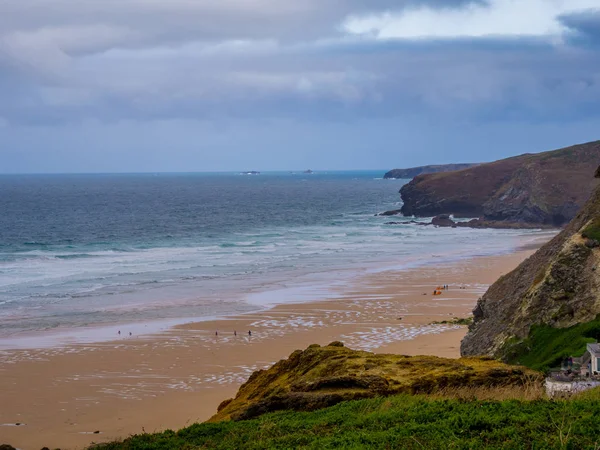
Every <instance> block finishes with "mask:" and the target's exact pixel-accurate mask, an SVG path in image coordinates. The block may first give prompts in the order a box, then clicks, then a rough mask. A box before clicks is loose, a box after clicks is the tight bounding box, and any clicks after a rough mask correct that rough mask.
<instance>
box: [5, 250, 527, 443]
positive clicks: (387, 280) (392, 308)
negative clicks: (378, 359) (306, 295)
mask: <svg viewBox="0 0 600 450" xmlns="http://www.w3.org/2000/svg"><path fill="white" fill-rule="evenodd" d="M532 252H533V248H526V249H521V250H519V251H517V252H515V253H512V254H509V255H502V256H493V257H481V258H474V259H469V260H463V261H460V262H456V263H451V264H444V265H439V266H428V267H423V268H419V269H411V270H406V271H383V272H378V273H371V274H366V275H364V276H361V277H359V278H357V279H355V280H353V282H352V283H350V284H348V285H347V286H339V287H336V288H335V292H334V294H335V295H332V296H331V297H333V298H329V299H327V298H320V299H319V298H315V299H314V301H312V302H305V303H297V304H282V305H279V306H275V307H274V308H272V309H268V310H264V311H260V312H256V313H252V314H246V315H241V316H236V317H227V318H223V319H220V320H213V321H204V322H198V323H190V324H186V325H181V326H177V327H174V328H171V329H169V330H168V331H165V332H163V333H160V334H156V335H151V336H147V337H144V338H140V337H138V336H136V334H134V335H133V336H131V337H130V336H129V333H128V331H127V329H123V332H122V334H121V335H120V336H118V339H116V340H114V341H111V342H102V343H95V344H78V345H70V346H66V347H60V348H43V349H37V350H8V351H3V352H0V386H1V387H2V389H1V391H0V405H1V407H0V444H2V443H9V444H11V445H13V446H15V447H18V448H21V449H26V450H29V449H39V448H41V447H43V446H48V447H50V448H57V447H59V448H62V449H81V448H85V447H86V446H87V445H89V444H90V443H92V442H105V441H110V440H114V439H117V438H124V437H127V436H128V435H130V434H135V433H141V432H144V431H147V432H153V431H159V430H164V429H179V428H181V427H184V426H186V425H189V424H191V423H194V422H196V421H204V420H206V419H208V418H209V417H211V415H212V414H214V413H215V412H216V408H217V406H218V405H219V403H220V402H221V401H223V400H225V399H227V398H229V397H232V396H233V395H234V394H235V392H236V391H237V389H238V387H239V385H240V384H241V383H243V382H244V381H245V379H247V377H248V376H249V375H250V374H251V373H252V372H253V371H254V370H257V369H260V368H264V367H267V366H270V365H271V364H272V363H274V362H276V361H277V360H279V359H281V358H285V357H287V356H288V355H289V354H290V353H291V352H292V351H294V350H295V349H299V348H305V347H306V346H308V345H309V344H312V343H318V344H327V343H329V342H331V341H335V340H340V341H343V342H344V343H345V344H346V345H347V346H348V347H351V348H355V349H364V350H369V351H375V352H390V353H401V354H407V355H416V354H432V355H438V356H445V357H458V356H459V346H460V340H461V339H462V337H463V336H464V334H465V333H466V327H461V326H456V325H442V324H434V323H433V322H440V321H443V320H448V319H451V318H453V317H467V316H469V315H470V312H471V310H472V309H473V306H474V305H475V302H476V301H477V298H478V297H480V296H481V295H482V294H483V293H484V292H485V290H486V289H487V287H488V286H489V284H491V283H493V282H494V281H495V280H496V279H497V278H498V277H499V276H501V275H502V274H505V273H508V272H509V271H510V270H512V269H513V268H515V267H516V266H517V265H518V264H519V263H520V262H521V261H523V260H524V259H525V258H526V257H528V256H529V255H530V254H531V253H532ZM442 284H448V285H449V286H450V288H449V290H447V291H443V294H442V295H440V296H432V292H433V290H434V288H435V287H436V286H438V285H442ZM248 331H251V332H252V334H251V336H250V335H249V334H248ZM115 338H117V336H115ZM16 424H21V425H18V426H17V425H16Z"/></svg>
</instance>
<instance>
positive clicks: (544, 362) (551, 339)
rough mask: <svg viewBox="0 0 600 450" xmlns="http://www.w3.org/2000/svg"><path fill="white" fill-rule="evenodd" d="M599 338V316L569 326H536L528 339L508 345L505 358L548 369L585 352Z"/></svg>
mask: <svg viewBox="0 0 600 450" xmlns="http://www.w3.org/2000/svg"><path fill="white" fill-rule="evenodd" d="M599 339H600V316H598V317H596V319H594V320H593V321H591V322H587V323H582V324H579V325H575V326H572V327H570V328H552V327H550V326H548V325H535V326H533V327H532V328H531V331H530V332H529V336H528V337H527V339H525V340H524V341H522V342H518V343H514V342H513V343H509V344H507V345H506V346H505V349H504V352H505V358H504V359H506V360H507V361H508V362H510V363H513V364H520V365H523V366H526V367H529V368H531V369H534V370H539V371H547V370H548V369H550V368H553V367H557V366H559V365H560V362H561V361H562V360H564V359H565V358H566V357H569V356H581V355H583V353H584V352H585V349H586V344H588V343H591V342H596V341H597V340H599Z"/></svg>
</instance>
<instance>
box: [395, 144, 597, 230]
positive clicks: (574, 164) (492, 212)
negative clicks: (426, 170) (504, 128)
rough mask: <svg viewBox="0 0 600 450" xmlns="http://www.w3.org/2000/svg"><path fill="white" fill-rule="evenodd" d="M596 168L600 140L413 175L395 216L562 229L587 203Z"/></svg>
mask: <svg viewBox="0 0 600 450" xmlns="http://www.w3.org/2000/svg"><path fill="white" fill-rule="evenodd" d="M598 164H600V141H596V142H590V143H587V144H582V145H576V146H573V147H568V148H564V149H560V150H554V151H551V152H544V153H538V154H526V155H521V156H517V157H513V158H508V159H503V160H500V161H495V162H492V163H486V164H481V165H478V166H475V167H471V168H469V169H464V170H460V171H457V172H446V173H435V174H427V175H419V176H417V177H415V178H414V179H413V180H412V181H411V182H410V183H408V184H406V185H405V186H403V187H402V189H401V190H400V194H401V196H402V200H403V202H404V205H403V207H402V210H401V211H402V214H404V215H405V216H412V215H414V216H421V217H427V216H436V215H439V214H454V215H455V216H456V217H479V218H481V219H482V220H484V221H489V222H498V221H507V222H517V223H519V222H520V223H536V224H543V225H554V226H562V225H564V224H565V223H567V222H568V221H569V220H571V219H572V218H573V217H574V216H575V213H576V212H577V210H578V209H579V208H580V207H581V206H582V205H583V204H584V203H585V201H586V200H587V199H588V198H589V195H590V193H591V192H592V190H593V189H594V187H595V185H596V184H597V183H596V182H594V180H593V178H591V177H590V175H591V172H593V170H592V169H591V168H592V167H596V166H597V165H598ZM590 171H591V172H590Z"/></svg>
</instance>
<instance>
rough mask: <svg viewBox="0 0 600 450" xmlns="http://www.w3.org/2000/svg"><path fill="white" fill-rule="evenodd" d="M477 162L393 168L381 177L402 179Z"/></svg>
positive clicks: (449, 169)
mask: <svg viewBox="0 0 600 450" xmlns="http://www.w3.org/2000/svg"><path fill="white" fill-rule="evenodd" d="M476 165H477V164H440V165H432V166H419V167H411V168H410V169H393V170H390V171H389V172H387V173H386V174H385V175H384V176H383V178H385V179H390V178H396V179H403V180H408V179H410V178H414V177H416V176H418V175H423V174H426V173H439V172H452V171H455V170H462V169H468V168H469V167H473V166H476Z"/></svg>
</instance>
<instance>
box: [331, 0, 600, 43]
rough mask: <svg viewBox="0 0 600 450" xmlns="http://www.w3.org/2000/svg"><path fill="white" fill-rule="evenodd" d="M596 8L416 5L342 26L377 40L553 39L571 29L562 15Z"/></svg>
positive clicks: (518, 3)
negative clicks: (562, 18) (526, 37)
mask: <svg viewBox="0 0 600 450" xmlns="http://www.w3.org/2000/svg"><path fill="white" fill-rule="evenodd" d="M599 8H600V5H598V2H597V0H526V1H523V0H489V2H488V3H470V4H467V5H458V6H456V5H454V6H451V7H440V8H436V7H432V6H429V5H420V6H415V7H411V8H406V9H403V10H401V11H396V12H385V13H378V14H371V15H366V16H351V17H349V18H348V19H346V21H345V22H344V23H343V26H342V29H343V30H344V31H346V32H348V33H352V34H368V35H372V36H374V37H376V38H377V39H454V38H482V37H525V36H530V37H540V38H548V39H556V38H562V37H563V36H564V35H565V34H568V33H569V31H570V28H569V27H568V26H567V25H566V24H565V22H564V21H563V20H561V17H562V16H565V15H570V14H574V13H581V12H582V11H585V10H595V11H598V10H599Z"/></svg>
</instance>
